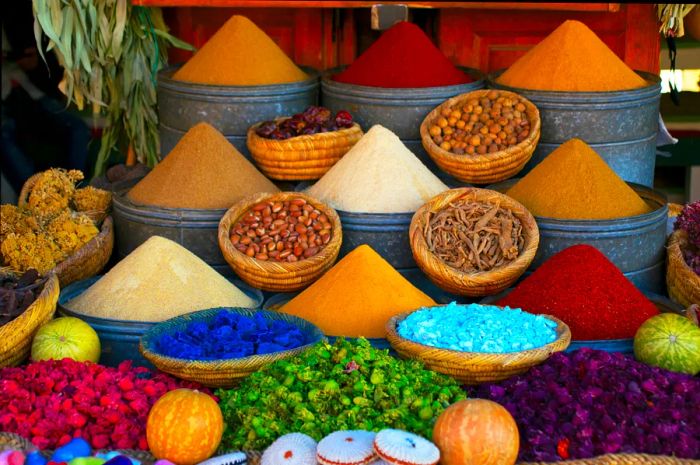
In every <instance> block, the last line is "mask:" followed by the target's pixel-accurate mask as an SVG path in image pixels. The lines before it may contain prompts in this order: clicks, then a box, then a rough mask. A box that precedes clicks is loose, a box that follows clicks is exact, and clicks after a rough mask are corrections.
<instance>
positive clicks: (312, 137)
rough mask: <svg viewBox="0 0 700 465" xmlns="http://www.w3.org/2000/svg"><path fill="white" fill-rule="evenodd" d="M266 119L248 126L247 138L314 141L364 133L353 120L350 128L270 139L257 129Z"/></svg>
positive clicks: (280, 118) (279, 118) (271, 140)
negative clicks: (258, 132)
mask: <svg viewBox="0 0 700 465" xmlns="http://www.w3.org/2000/svg"><path fill="white" fill-rule="evenodd" d="M289 118H291V116H279V117H277V118H275V119H274V120H273V121H274V122H278V121H282V120H285V119H289ZM264 122H265V121H260V122H258V123H255V124H254V125H252V126H251V127H249V128H248V132H247V138H248V140H255V141H258V140H260V141H270V142H280V143H284V142H307V141H308V142H313V141H318V140H323V139H331V138H336V137H340V136H345V135H347V134H350V133H353V132H357V131H360V134H363V133H364V132H363V131H362V126H360V124H359V123H358V122H356V121H353V123H352V126H350V127H349V128H342V129H338V130H337V131H329V132H319V133H316V134H302V135H300V136H294V137H290V138H288V139H282V140H277V139H268V138H266V137H261V136H259V135H258V134H257V133H256V132H255V130H256V129H257V128H259V127H260V125H261V124H263V123H264Z"/></svg>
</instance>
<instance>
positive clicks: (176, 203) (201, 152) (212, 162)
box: [127, 123, 279, 209]
mask: <svg viewBox="0 0 700 465" xmlns="http://www.w3.org/2000/svg"><path fill="white" fill-rule="evenodd" d="M278 191H279V189H277V187H275V185H274V184H272V182H270V181H269V180H268V179H267V178H266V177H265V176H263V174H262V173H260V171H258V170H257V168H255V166H253V164H252V163H250V162H249V161H248V160H247V159H246V158H245V157H244V156H243V155H241V153H240V152H239V151H238V150H236V148H235V147H234V146H233V145H231V144H230V143H229V141H228V140H226V138H225V137H224V136H223V135H222V134H221V133H220V132H219V131H217V130H216V129H214V128H213V127H212V126H210V125H209V124H207V123H199V124H197V125H196V126H194V127H192V128H191V129H190V130H189V131H187V133H186V134H185V135H184V136H182V139H180V141H179V142H178V143H177V145H176V146H175V147H174V148H173V149H172V151H171V152H170V153H169V154H168V156H167V157H165V158H164V159H163V161H161V162H160V163H158V164H157V165H156V166H155V168H153V171H151V172H150V173H148V175H146V177H145V178H143V179H142V180H141V181H140V182H139V183H138V184H136V185H135V186H134V187H133V188H132V189H131V190H130V191H129V193H128V194H127V196H128V197H129V198H130V199H131V200H133V201H134V202H136V203H139V204H143V205H153V206H157V207H167V208H194V209H224V208H229V207H231V205H233V204H234V203H236V202H238V201H239V200H241V199H242V198H244V197H246V196H248V195H251V194H256V193H258V192H271V193H272V192H278Z"/></svg>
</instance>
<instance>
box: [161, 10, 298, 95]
mask: <svg viewBox="0 0 700 465" xmlns="http://www.w3.org/2000/svg"><path fill="white" fill-rule="evenodd" d="M308 78H309V76H307V75H306V73H304V72H303V71H302V70H301V69H299V68H298V67H297V66H296V65H295V64H294V62H293V61H292V60H291V59H290V58H289V57H288V56H287V55H286V54H285V53H284V52H283V51H282V49H280V48H279V46H278V45H277V44H276V43H275V42H274V41H273V40H272V39H271V38H270V37H269V36H268V35H267V34H265V32H263V31H262V30H261V29H260V28H259V27H258V26H256V25H255V24H254V23H253V22H252V21H251V20H249V19H248V18H246V17H245V16H238V15H234V16H231V18H230V19H229V20H228V21H226V23H225V24H224V25H223V26H221V28H220V29H219V30H218V31H216V34H214V35H213V36H212V37H211V38H210V39H209V41H207V43H206V44H204V46H203V47H202V48H200V49H199V50H198V51H197V52H196V53H195V55H194V56H193V57H192V58H190V59H189V60H188V61H187V63H185V64H184V65H183V66H182V68H180V69H179V70H178V71H177V72H176V73H175V74H174V75H173V79H177V80H178V81H188V82H194V83H198V84H212V85H220V86H260V85H269V84H284V83H287V82H297V81H303V80H305V79H308Z"/></svg>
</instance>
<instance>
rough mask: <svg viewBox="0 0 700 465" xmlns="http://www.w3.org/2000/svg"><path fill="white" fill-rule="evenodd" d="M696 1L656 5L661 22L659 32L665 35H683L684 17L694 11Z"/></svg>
mask: <svg viewBox="0 0 700 465" xmlns="http://www.w3.org/2000/svg"><path fill="white" fill-rule="evenodd" d="M693 8H695V4H694V3H659V4H657V5H656V15H657V16H658V18H659V21H660V22H661V27H660V28H659V32H661V33H662V34H663V35H664V37H683V36H684V35H685V31H684V30H683V18H684V17H685V16H686V15H687V14H688V13H690V12H691V11H693Z"/></svg>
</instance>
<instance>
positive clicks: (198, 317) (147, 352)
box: [139, 307, 326, 370]
mask: <svg viewBox="0 0 700 465" xmlns="http://www.w3.org/2000/svg"><path fill="white" fill-rule="evenodd" d="M221 310H228V311H232V312H234V313H238V314H242V315H248V316H253V315H255V314H256V313H258V312H260V313H262V314H263V316H264V318H266V319H270V320H284V321H288V322H291V323H292V324H294V325H295V326H296V327H297V328H299V330H300V331H302V332H303V333H305V334H307V335H310V336H311V337H312V338H314V339H316V338H318V340H314V341H313V342H309V343H307V344H304V345H301V346H299V347H294V348H292V349H287V350H281V351H278V352H272V353H269V354H254V355H249V356H247V357H238V358H222V359H214V360H197V359H185V358H177V357H170V356H167V355H163V354H160V353H158V352H156V351H155V350H153V349H154V347H152V345H153V344H155V338H156V337H158V336H161V335H163V334H170V333H172V332H174V331H177V330H179V329H181V328H182V327H183V326H187V325H188V324H190V323H192V322H195V321H208V320H209V319H211V318H213V317H214V316H215V315H216V314H218V313H219V312H220V311H221ZM319 336H320V337H319ZM325 339H326V337H325V335H324V334H323V332H322V331H321V330H320V329H319V328H318V326H316V325H314V324H313V323H311V322H310V321H308V320H305V319H303V318H300V317H298V316H296V315H290V314H288V313H280V312H274V311H271V310H264V309H251V308H243V307H214V308H208V309H205V310H198V311H195V312H190V313H186V314H184V315H180V316H176V317H174V318H171V319H169V320H165V321H162V322H160V323H157V324H155V325H153V327H151V328H149V329H148V330H147V331H146V332H145V333H144V334H143V335H142V336H141V338H140V339H139V351H140V352H141V354H142V355H143V356H144V357H145V358H146V359H147V360H148V361H150V362H151V363H153V364H154V365H156V367H158V364H159V362H161V361H165V362H168V364H169V365H170V367H171V368H172V367H175V366H179V367H180V368H186V367H187V366H188V365H189V364H191V363H197V364H198V365H200V366H199V367H198V368H199V369H200V370H206V369H207V368H209V369H211V368H217V369H219V370H220V369H221V367H220V365H221V364H230V365H231V366H230V368H231V369H234V368H236V367H235V365H236V364H241V363H245V362H254V361H257V360H258V359H259V358H260V357H262V356H274V357H280V358H285V357H287V356H293V355H296V354H297V353H299V352H302V351H304V350H307V349H310V348H311V347H313V346H314V345H316V344H318V343H319V342H321V341H323V340H325Z"/></svg>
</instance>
